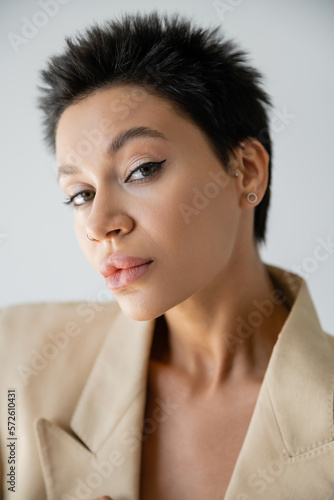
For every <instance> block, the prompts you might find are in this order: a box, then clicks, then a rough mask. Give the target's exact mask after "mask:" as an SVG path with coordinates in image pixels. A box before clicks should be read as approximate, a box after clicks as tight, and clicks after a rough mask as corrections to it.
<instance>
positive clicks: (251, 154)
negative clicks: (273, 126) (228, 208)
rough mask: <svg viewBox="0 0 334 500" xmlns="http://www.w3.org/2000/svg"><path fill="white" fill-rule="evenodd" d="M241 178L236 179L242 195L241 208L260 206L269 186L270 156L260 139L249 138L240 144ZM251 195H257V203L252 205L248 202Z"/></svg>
mask: <svg viewBox="0 0 334 500" xmlns="http://www.w3.org/2000/svg"><path fill="white" fill-rule="evenodd" d="M236 161H237V163H238V165H237V169H238V172H239V177H238V178H237V179H236V184H237V188H238V190H239V193H240V206H241V207H243V208H247V209H248V208H251V207H255V206H256V205H258V204H259V203H260V202H261V200H262V198H263V196H264V194H265V192H266V189H267V185H268V164H269V155H268V153H267V151H266V150H265V148H264V147H263V145H262V144H261V142H260V141H258V139H255V138H254V137H248V138H247V139H245V140H244V141H243V142H241V143H240V147H239V148H238V152H237V154H236ZM249 193H255V194H256V195H257V201H256V202H255V203H250V202H249V201H248V200H247V195H248V194H249Z"/></svg>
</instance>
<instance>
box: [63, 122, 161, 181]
mask: <svg viewBox="0 0 334 500" xmlns="http://www.w3.org/2000/svg"><path fill="white" fill-rule="evenodd" d="M141 137H152V138H155V139H162V140H164V141H167V140H168V139H167V138H166V137H165V136H164V135H163V134H162V133H161V132H159V131H158V130H155V129H152V128H149V127H133V128H130V129H128V130H124V131H123V132H120V133H119V134H118V135H117V136H116V137H115V138H114V139H113V140H112V141H111V143H110V144H109V145H108V147H107V154H108V156H112V155H114V154H116V153H117V152H118V151H119V150H120V149H122V148H123V147H124V146H125V145H126V144H127V143H128V142H130V141H133V140H134V139H138V138H141ZM80 171H81V169H80V168H79V167H76V166H75V165H71V164H64V165H60V166H59V167H58V176H57V180H58V182H59V179H60V178H61V177H63V176H65V175H71V174H75V173H77V172H80Z"/></svg>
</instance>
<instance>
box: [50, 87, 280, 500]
mask: <svg viewBox="0 0 334 500" xmlns="http://www.w3.org/2000/svg"><path fill="white" fill-rule="evenodd" d="M106 124H107V125H106ZM132 127H150V128H152V129H155V130H157V131H159V132H160V133H162V134H163V135H164V137H165V138H166V140H163V139H161V138H152V137H145V138H143V137H141V138H139V137H137V138H136V139H134V140H132V141H129V142H127V143H126V144H125V145H124V146H123V147H122V148H121V149H120V150H119V151H118V152H116V153H112V154H111V155H110V154H108V153H107V149H108V145H109V143H110V142H111V141H112V140H113V139H114V138H115V137H116V136H117V134H119V133H120V132H122V131H125V130H127V129H131V128H132ZM92 130H95V131H96V130H98V131H99V132H98V134H97V135H98V138H99V139H98V140H96V141H95V142H96V144H93V143H92V141H91V142H90V145H89V148H86V150H85V151H83V148H82V141H85V140H86V142H87V136H88V135H87V131H88V132H89V131H92ZM96 137H97V136H96ZM56 154H57V164H58V166H59V167H61V166H62V167H63V166H64V165H67V174H66V175H60V177H59V184H60V187H61V189H62V190H63V191H64V193H65V195H66V196H67V197H70V196H72V195H74V194H75V193H77V192H79V191H82V190H84V191H88V192H89V193H88V196H87V197H86V200H87V203H86V204H84V205H81V206H79V207H77V208H75V209H74V213H75V230H76V235H77V238H78V241H79V244H80V246H81V248H82V251H83V252H84V254H85V255H86V257H87V259H88V260H89V262H90V263H91V265H92V266H93V267H94V268H95V269H96V270H97V271H98V272H99V268H100V263H101V261H102V259H103V258H105V257H106V256H108V255H111V254H114V253H124V254H128V255H132V256H137V257H144V258H149V259H152V260H153V261H154V262H153V264H152V265H151V267H150V269H149V270H148V272H147V273H146V274H145V275H143V276H142V277H141V278H140V279H138V280H137V281H135V282H134V283H132V284H131V285H128V286H126V287H125V288H122V289H119V290H114V291H113V293H114V296H115V298H116V300H117V301H118V303H119V305H120V307H121V308H122V310H123V311H124V313H125V314H126V315H128V316H129V317H130V318H132V319H135V320H138V321H142V320H149V319H152V318H158V317H159V321H157V322H156V330H155V333H156V335H155V336H154V342H153V346H152V353H151V361H150V366H149V376H150V377H149V380H150V382H149V391H148V398H149V395H150V394H152V397H153V395H154V397H156V395H157V394H158V395H166V394H167V395H168V394H175V393H177V392H178V393H179V394H182V396H181V399H180V400H179V401H181V402H182V404H183V405H184V407H185V408H186V407H187V408H188V406H189V405H191V404H192V403H194V402H197V401H199V400H201V402H202V403H203V402H204V401H205V404H206V405H207V407H210V408H211V410H210V411H213V412H214V411H216V410H217V411H218V410H219V411H221V407H222V405H223V406H224V408H225V407H226V408H227V409H228V410H227V411H226V413H225V414H224V415H222V418H226V421H227V422H229V421H231V419H232V420H233V411H234V410H235V411H238V412H239V414H241V415H243V416H244V418H243V421H242V423H241V422H240V424H239V427H238V428H237V429H236V434H238V433H239V439H237V438H236V439H235V442H236V443H239V444H238V445H237V446H236V447H235V450H234V452H233V453H232V454H231V456H229V457H228V456H227V457H225V458H226V460H227V464H231V466H230V469H231V470H229V471H228V472H227V474H226V478H225V479H224V478H223V479H222V481H224V486H226V485H227V483H228V479H229V476H230V473H231V471H232V470H233V467H232V466H233V465H234V461H235V459H236V457H237V455H238V451H239V449H240V446H241V444H242V441H243V438H244V435H245V432H246V430H247V426H248V423H249V420H250V417H251V413H252V410H253V408H254V404H255V402H256V397H257V394H258V391H259V388H260V384H261V381H262V379H263V376H264V373H265V370H266V367H267V364H268V361H269V358H270V355H271V352H272V348H273V346H274V344H275V342H276V339H277V335H278V333H279V331H280V330H281V328H282V326H283V323H284V321H285V320H286V317H287V315H288V309H287V307H286V306H285V305H284V304H275V306H274V308H273V312H272V313H271V314H270V316H269V317H266V318H264V321H263V323H262V324H261V325H259V326H258V327H256V328H253V329H252V334H251V335H250V336H249V337H248V338H247V339H240V337H238V335H237V333H236V332H237V331H238V330H237V328H238V318H240V317H241V318H243V319H244V320H247V318H248V315H249V314H251V313H252V312H254V310H256V308H255V307H254V304H253V301H254V300H258V301H259V302H261V301H263V300H268V299H270V297H271V294H272V291H273V289H274V288H275V284H274V283H273V282H272V281H271V278H270V276H269V275H268V273H267V272H266V269H265V267H264V264H263V262H262V261H261V258H260V255H259V252H258V249H257V247H256V244H255V242H254V238H253V222H254V208H255V206H256V205H257V204H258V203H260V201H261V199H262V198H263V196H264V194H265V191H266V187H267V182H268V160H269V159H268V154H267V152H266V151H265V149H264V148H263V146H262V145H261V143H260V142H259V141H258V140H256V139H255V138H249V139H248V140H247V141H245V142H244V144H243V147H237V148H236V149H235V157H233V156H231V158H230V163H231V166H232V169H233V172H238V173H239V176H238V177H234V176H233V174H232V175H227V174H224V177H220V178H221V179H224V180H223V182H222V184H223V185H222V186H220V185H219V184H218V183H217V182H216V183H215V182H214V184H216V188H213V187H212V185H211V188H210V187H209V188H208V184H209V183H211V184H212V182H213V177H212V176H214V175H220V176H222V175H223V167H222V164H221V162H220V160H219V159H218V158H217V157H216V155H215V154H214V152H213V151H212V149H211V147H210V144H209V142H208V139H207V137H206V136H205V134H204V133H203V132H202V131H201V130H200V129H199V128H198V127H197V126H196V125H195V124H194V123H192V122H191V121H190V120H189V119H188V118H187V117H185V116H182V115H181V114H180V113H179V112H177V110H176V109H175V108H174V106H173V105H172V104H171V103H170V102H169V101H168V100H165V99H163V98H161V97H157V96H154V95H152V94H149V93H147V92H146V91H144V90H142V89H140V88H139V87H135V86H125V85H123V86H121V85H120V86H114V87H112V88H109V89H103V90H100V91H98V92H96V93H95V94H93V95H90V96H88V97H87V98H86V99H84V100H82V101H80V102H79V103H77V104H74V105H71V106H69V107H68V108H67V109H66V110H65V111H64V113H63V114H62V116H61V118H60V120H59V124H58V127H57V131H56ZM163 160H166V161H165V163H164V164H163V167H162V169H161V170H159V171H158V173H157V174H156V175H153V176H151V177H149V178H148V177H146V179H144V182H139V181H138V179H139V178H143V177H144V176H143V171H141V172H139V171H137V172H136V174H135V176H136V175H137V176H139V177H134V178H133V181H132V182H130V183H125V182H124V181H125V179H126V177H127V176H128V175H129V173H130V171H131V170H133V169H134V168H136V167H137V166H139V165H141V164H143V163H145V162H160V161H163ZM69 163H70V164H71V165H72V166H73V165H74V166H75V167H76V168H77V169H79V170H78V171H77V172H75V173H74V172H73V173H70V169H69V168H68V164H69ZM62 170H64V168H62ZM199 192H200V193H202V194H203V193H208V194H209V196H210V193H211V195H212V193H216V194H215V195H214V196H211V197H209V196H206V200H207V203H206V204H205V206H204V208H201V209H197V208H196V206H197V207H198V205H196V201H194V197H195V194H196V193H197V194H198V193H199ZM251 192H253V193H256V195H257V197H258V199H257V202H256V203H253V204H252V203H250V202H249V201H248V200H247V195H248V193H251ZM80 200H81V201H82V198H81V199H80ZM184 206H187V207H191V208H192V209H195V210H196V213H191V215H190V216H189V217H188V218H186V217H185V216H184V212H182V208H181V207H184ZM87 233H88V234H89V235H90V237H92V238H95V239H96V240H97V241H95V242H90V241H88V240H87V238H86V234H87ZM161 317H162V318H161ZM231 339H232V340H231ZM236 395H237V396H238V397H236ZM245 399H246V400H247V401H248V403H247V404H246V403H244V402H243V401H244V400H245ZM187 405H188V406H187ZM217 405H220V406H219V408H218V406H217ZM202 407H203V406H202ZM148 411H149V401H148ZM185 413H187V412H185ZM189 415H190V414H187V418H186V421H187V426H188V428H192V425H193V428H192V430H193V431H194V430H195V429H196V430H197V431H198V426H200V427H203V428H205V423H206V421H205V419H206V418H207V417H206V416H205V415H204V414H203V412H201V411H200V410H199V411H197V412H196V411H195V410H194V407H192V412H191V415H193V416H192V417H190V416H189ZM171 421H172V420H171ZM217 425H218V424H217ZM161 428H162V429H163V428H164V427H163V425H162V426H161ZM238 429H240V432H239V430H238ZM167 432H172V431H171V430H170V431H169V430H168V429H167V428H166V433H167ZM154 439H155V438H154V437H152V438H151V437H150V439H149V440H147V442H146V443H147V444H145V447H146V450H147V453H146V454H145V450H144V451H143V453H144V454H143V459H144V458H145V461H146V462H147V463H151V464H152V463H155V462H157V456H156V455H154V452H153V450H155V449H156V447H155V443H154ZM175 439H176V437H175ZM177 439H178V441H179V440H180V436H178V437H177ZM222 439H223V437H222ZM150 442H151V443H152V447H151V448H150V445H149V443H150ZM170 442H173V438H172V437H171V438H170ZM217 453H218V451H217ZM209 455H210V450H208V456H209ZM219 458H222V457H219ZM207 459H208V460H209V461H210V459H209V458H207ZM215 459H216V457H215V456H213V457H212V461H214V460H215ZM194 460H196V457H194ZM227 469H228V467H227ZM164 470H165V469H164ZM159 474H160V476H163V474H164V472H162V471H160V472H159V471H157V477H160V476H159ZM165 479H166V478H165ZM162 482H163V480H161V483H162ZM143 483H144V479H143ZM195 483H196V482H195ZM195 483H194V484H195ZM222 487H223V486H222V484H221V485H220V492H221V491H222ZM154 488H156V489H154V491H153V489H152V490H149V488H146V489H143V490H142V495H143V496H145V498H146V499H147V500H149V499H150V498H154V495H156V494H157V492H159V484H156V485H155V486H154ZM199 491H200V490H199ZM205 491H207V490H205ZM220 494H221V493H220ZM159 498H161V500H163V499H165V498H166V499H167V498H168V496H167V494H166V496H164V497H163V496H161V495H160V496H159ZM184 498H185V497H184ZM187 498H188V497H187ZM189 498H195V495H191V496H189ZM198 498H200V497H198ZM212 498H214V496H212Z"/></svg>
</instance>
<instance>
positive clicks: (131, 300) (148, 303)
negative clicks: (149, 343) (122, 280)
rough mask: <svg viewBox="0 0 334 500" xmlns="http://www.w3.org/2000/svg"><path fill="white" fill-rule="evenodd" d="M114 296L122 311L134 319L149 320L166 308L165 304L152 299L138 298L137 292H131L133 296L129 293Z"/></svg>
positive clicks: (156, 316)
mask: <svg viewBox="0 0 334 500" xmlns="http://www.w3.org/2000/svg"><path fill="white" fill-rule="evenodd" d="M114 297H115V299H116V301H117V303H118V305H119V307H120V308H121V310H122V312H123V313H124V314H125V315H126V316H128V318H130V319H133V320H134V321H151V320H153V319H156V318H158V317H159V316H161V315H162V314H164V313H165V312H166V310H168V308H166V307H164V306H166V304H162V303H157V302H154V299H148V298H147V297H145V298H143V300H140V298H139V297H138V295H137V294H133V296H131V294H127V295H124V296H120V295H119V296H117V295H116V294H114Z"/></svg>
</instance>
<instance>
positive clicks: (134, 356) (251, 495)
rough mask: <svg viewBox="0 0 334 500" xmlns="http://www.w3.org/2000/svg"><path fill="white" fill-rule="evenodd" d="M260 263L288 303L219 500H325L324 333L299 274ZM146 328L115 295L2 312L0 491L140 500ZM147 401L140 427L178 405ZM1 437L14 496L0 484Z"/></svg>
mask: <svg viewBox="0 0 334 500" xmlns="http://www.w3.org/2000/svg"><path fill="white" fill-rule="evenodd" d="M266 267H267V269H268V271H269V273H270V274H271V276H272V278H273V279H274V280H275V283H276V285H277V286H278V288H280V289H281V290H283V292H284V294H285V295H286V297H287V298H288V301H289V303H290V305H291V306H292V308H291V311H290V314H289V316H288V318H287V320H286V322H285V324H284V326H283V329H282V331H281V332H280V335H279V337H278V340H277V342H276V344H275V346H274V349H273V352H272V355H271V358H270V361H269V364H268V367H267V370H266V374H265V377H264V380H263V383H262V387H261V390H260V393H259V396H258V399H257V403H256V406H255V409H254V412H253V415H252V419H251V422H250V425H249V428H248V432H247V435H246V438H245V441H244V443H243V446H242V449H241V451H240V454H239V457H238V460H237V463H236V466H235V469H234V472H233V475H232V478H231V481H230V484H229V487H228V490H227V493H226V495H225V497H224V498H225V500H259V499H265V500H285V499H287V500H333V499H334V421H333V393H334V338H333V337H332V336H330V335H328V334H327V333H325V332H324V331H323V330H322V328H321V325H320V322H319V319H318V316H317V313H316V311H315V308H314V305H313V302H312V299H311V296H310V293H309V290H308V287H307V284H306V282H305V281H304V280H303V279H302V278H300V277H299V276H297V275H295V274H292V273H288V272H287V271H285V270H283V269H280V268H278V267H274V266H270V265H268V264H266ZM154 324H155V320H152V321H143V322H137V321H133V320H131V319H129V318H128V317H126V316H125V315H124V314H123V313H122V312H121V310H120V308H119V306H118V304H117V303H116V302H112V303H108V304H97V303H95V304H93V303H92V304H89V303H64V304H58V303H50V304H33V305H19V306H12V307H8V308H5V309H4V310H3V311H2V316H1V335H0V353H1V366H0V370H1V381H0V389H1V392H0V394H1V466H2V495H3V496H2V498H3V499H6V500H7V499H8V500H9V499H19V500H39V499H45V498H47V499H48V500H74V499H86V500H92V499H95V498H97V497H99V496H100V495H105V494H107V495H110V496H111V497H112V498H113V500H138V499H139V480H140V461H141V436H142V428H143V424H144V409H145V400H146V383H147V368H148V359H149V355H150V348H151V343H152V337H153V331H154ZM9 389H10V390H11V389H12V390H14V389H15V391H16V393H15V395H16V408H15V410H16V420H15V437H17V440H15V442H14V440H12V439H7V438H8V437H9V436H8V430H7V429H8V427H7V424H8V413H7V391H8V390H9ZM156 405H157V406H156V411H155V413H154V415H155V421H151V422H146V423H145V425H146V426H147V427H148V428H150V429H151V432H154V427H155V425H158V422H159V419H160V418H162V419H163V418H168V415H170V414H171V412H174V411H180V409H178V408H177V407H175V405H173V401H172V400H166V401H156ZM8 442H11V443H12V444H13V443H14V444H15V446H14V448H15V449H14V453H15V460H16V462H15V467H16V470H15V493H12V492H9V491H8V489H7V488H8V486H9V485H8V484H7V482H6V481H7V478H8V476H6V474H7V473H8V466H9V464H8V453H9V451H8V450H10V446H9V447H8V446H7V444H8ZM9 484H10V483H9ZM222 498H223V497H222ZM157 500H158V499H157ZM176 500H179V499H176ZM203 500H204V499H203Z"/></svg>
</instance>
